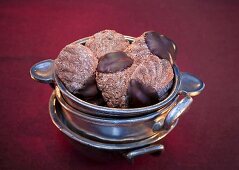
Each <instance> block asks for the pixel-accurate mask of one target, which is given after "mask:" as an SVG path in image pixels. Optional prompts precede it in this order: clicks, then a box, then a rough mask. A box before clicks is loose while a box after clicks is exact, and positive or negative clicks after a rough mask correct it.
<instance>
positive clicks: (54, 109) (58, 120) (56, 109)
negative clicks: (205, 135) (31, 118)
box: [49, 91, 177, 151]
mask: <svg viewBox="0 0 239 170" xmlns="http://www.w3.org/2000/svg"><path fill="white" fill-rule="evenodd" d="M61 108H62V106H61V104H60V103H59V102H58V100H57V98H56V96H55V91H53V93H52V95H51V97H50V100H49V112H50V117H51V119H52V122H53V123H54V124H55V126H56V127H57V128H58V129H59V130H60V131H61V132H63V133H64V134H65V135H66V136H68V137H69V138H71V139H73V140H75V141H78V142H79V143H81V144H84V145H87V146H90V147H94V148H98V149H105V150H120V151H122V150H128V149H135V148H140V147H144V146H147V145H150V144H152V143H155V142H157V141H159V140H160V139H162V138H164V137H165V136H166V135H167V134H168V133H170V132H171V131H172V130H173V128H174V127H175V126H176V125H177V121H176V122H175V124H174V125H173V126H172V127H171V129H169V130H162V131H160V132H159V133H156V134H155V135H153V136H151V137H149V138H147V139H144V140H140V141H132V142H127V143H126V142H121V143H113V142H111V143H110V142H105V141H97V140H92V139H91V138H86V137H85V136H84V135H85V134H81V133H80V132H78V131H74V130H72V129H71V128H70V127H69V126H68V125H67V123H66V120H65V118H64V116H63V113H62V111H61Z"/></svg>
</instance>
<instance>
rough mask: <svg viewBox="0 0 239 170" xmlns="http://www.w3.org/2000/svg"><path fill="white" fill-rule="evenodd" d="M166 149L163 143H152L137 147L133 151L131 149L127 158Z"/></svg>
mask: <svg viewBox="0 0 239 170" xmlns="http://www.w3.org/2000/svg"><path fill="white" fill-rule="evenodd" d="M162 151H164V146H163V145H159V144H158V145H150V146H146V147H143V148H140V149H136V150H133V151H130V152H129V153H128V154H127V155H126V157H127V159H129V160H131V159H134V158H136V157H138V156H141V155H145V154H149V153H155V152H162Z"/></svg>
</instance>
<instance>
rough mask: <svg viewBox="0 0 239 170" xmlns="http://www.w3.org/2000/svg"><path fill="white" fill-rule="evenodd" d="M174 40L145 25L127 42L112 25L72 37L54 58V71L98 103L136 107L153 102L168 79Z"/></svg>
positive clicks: (166, 88) (160, 97) (163, 91)
mask: <svg viewBox="0 0 239 170" xmlns="http://www.w3.org/2000/svg"><path fill="white" fill-rule="evenodd" d="M175 56H176V46H175V44H174V43H173V42H172V40H170V39H169V38H167V37H166V36H164V35H161V34H159V33H157V32H154V31H148V32H145V33H143V34H142V35H141V36H139V37H137V38H135V40H134V42H132V43H131V44H130V42H129V41H128V40H126V39H125V37H124V36H123V35H122V34H120V33H117V32H116V31H114V30H104V31H101V32H98V33H96V34H94V35H93V36H91V37H90V38H89V39H88V40H87V41H86V43H85V45H82V44H80V43H72V44H69V45H67V46H66V47H65V48H63V49H62V51H61V52H60V54H59V56H58V57H57V58H56V60H55V71H56V75H57V76H58V78H59V79H60V80H61V81H62V82H63V84H64V85H65V86H66V88H67V89H68V90H69V91H70V92H71V93H72V94H74V95H75V96H77V97H79V98H80V99H83V100H85V101H87V102H90V103H94V104H97V105H102V106H108V107H116V108H137V107H145V106H149V105H153V104H156V103H158V102H160V101H162V100H163V99H165V97H167V95H168V92H169V91H170V88H171V87H172V84H173V78H174V73H173V69H172V64H173V63H174V61H175Z"/></svg>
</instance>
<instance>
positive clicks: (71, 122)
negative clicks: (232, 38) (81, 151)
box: [30, 36, 205, 158]
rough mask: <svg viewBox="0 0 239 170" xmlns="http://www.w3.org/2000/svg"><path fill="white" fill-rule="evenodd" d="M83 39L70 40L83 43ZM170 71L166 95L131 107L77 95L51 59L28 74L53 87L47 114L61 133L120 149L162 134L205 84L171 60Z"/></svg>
mask: <svg viewBox="0 0 239 170" xmlns="http://www.w3.org/2000/svg"><path fill="white" fill-rule="evenodd" d="M125 38H126V39H127V40H128V41H129V42H130V43H131V42H133V41H134V38H133V37H129V36H125ZM87 39H88V37H87V38H83V39H80V40H78V41H75V42H74V43H81V44H83V45H84V44H85V42H86V41H87ZM173 71H174V75H175V76H174V84H173V87H172V90H171V92H170V94H169V95H168V97H167V98H166V99H164V100H163V101H161V102H159V103H157V104H155V105H151V106H148V107H142V108H134V109H120V108H109V107H104V106H97V105H94V104H91V103H88V102H86V101H84V100H81V99H79V98H77V97H76V96H74V95H73V94H71V93H70V92H69V91H68V90H67V89H66V87H65V86H64V84H63V83H62V82H61V81H60V80H59V78H58V77H57V76H56V74H55V71H54V60H51V59H49V60H44V61H41V62H39V63H37V64H35V65H34V66H32V68H31V70H30V74H31V77H32V78H33V79H34V80H36V81H39V82H41V83H47V84H50V85H51V86H52V87H53V88H54V89H55V90H54V92H53V94H52V96H51V98H50V106H49V108H50V115H51V118H52V120H53V122H54V124H55V125H56V126H57V127H58V128H59V129H60V130H61V131H62V132H63V133H65V134H66V135H67V136H69V137H70V138H72V139H74V140H77V141H79V142H80V143H83V144H86V145H89V146H92V147H95V148H100V149H108V150H124V149H133V148H139V147H143V146H147V145H150V144H152V143H155V142H157V141H158V140H160V139H161V138H163V137H164V136H166V135H167V134H168V133H169V132H170V131H171V130H172V129H173V128H174V127H175V125H176V123H177V120H178V118H179V117H180V116H181V115H182V114H183V113H184V112H185V111H186V110H187V108H188V107H189V106H190V105H191V103H192V101H193V99H192V96H196V95H198V94H200V92H201V91H202V90H203V89H204V87H205V84H204V83H203V82H202V81H201V80H200V79H199V78H197V77H196V76H194V75H192V74H190V73H185V72H184V73H182V72H180V71H179V69H178V67H177V66H176V65H175V64H173ZM180 96H182V97H180ZM179 99H180V100H179ZM60 117H61V119H60ZM162 149H163V146H162V145H157V146H148V147H147V149H146V148H144V149H138V150H136V151H132V152H130V153H128V155H127V156H128V158H132V157H135V156H138V155H141V154H145V153H149V152H153V151H159V150H162Z"/></svg>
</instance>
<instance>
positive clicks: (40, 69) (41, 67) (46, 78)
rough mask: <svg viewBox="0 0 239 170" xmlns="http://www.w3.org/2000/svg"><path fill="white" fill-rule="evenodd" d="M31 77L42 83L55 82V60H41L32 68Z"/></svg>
mask: <svg viewBox="0 0 239 170" xmlns="http://www.w3.org/2000/svg"><path fill="white" fill-rule="evenodd" d="M30 75H31V78H32V79H34V80H36V81H39V82H40V83H47V84H49V83H53V82H54V60H51V59H48V60H43V61H40V62H39V63H36V64H35V65H33V66H32V68H31V69H30Z"/></svg>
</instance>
